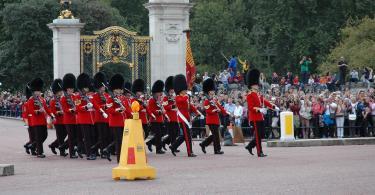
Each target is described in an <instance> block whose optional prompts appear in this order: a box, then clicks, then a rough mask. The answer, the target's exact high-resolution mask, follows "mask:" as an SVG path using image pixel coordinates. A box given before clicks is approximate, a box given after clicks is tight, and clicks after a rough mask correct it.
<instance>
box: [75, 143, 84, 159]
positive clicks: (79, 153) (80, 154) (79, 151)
mask: <svg viewBox="0 0 375 195" xmlns="http://www.w3.org/2000/svg"><path fill="white" fill-rule="evenodd" d="M76 152H77V154H78V156H79V157H80V158H83V156H82V153H81V150H80V149H78V147H77V146H75V147H74V153H76Z"/></svg>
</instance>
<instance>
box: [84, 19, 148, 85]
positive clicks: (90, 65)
mask: <svg viewBox="0 0 375 195" xmlns="http://www.w3.org/2000/svg"><path fill="white" fill-rule="evenodd" d="M111 63H112V64H113V63H114V64H117V63H122V64H126V65H127V66H128V68H127V70H124V72H122V74H123V75H124V77H125V80H129V81H133V80H134V79H138V78H141V79H143V80H144V81H145V82H146V83H147V86H150V82H151V67H150V37H146V36H137V33H136V32H131V31H129V30H126V29H124V28H122V27H119V26H112V27H108V28H106V29H104V30H100V31H94V35H90V36H87V35H86V36H81V72H85V73H88V74H89V75H94V74H95V73H96V72H98V71H99V70H100V68H101V67H103V66H106V65H107V64H108V65H109V64H111Z"/></svg>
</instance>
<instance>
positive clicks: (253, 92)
mask: <svg viewBox="0 0 375 195" xmlns="http://www.w3.org/2000/svg"><path fill="white" fill-rule="evenodd" d="M259 76H260V72H259V70H257V69H253V70H251V71H250V72H248V73H247V82H248V87H249V89H250V92H249V94H248V95H247V98H246V99H247V105H248V110H249V114H248V118H249V122H250V123H251V125H252V126H253V127H254V137H253V139H252V140H251V141H250V142H249V144H248V145H247V146H246V147H245V148H246V149H247V150H248V151H249V153H250V154H251V155H254V154H253V148H254V147H256V148H257V155H258V157H266V156H267V155H266V154H264V153H263V150H262V137H264V132H265V131H264V128H265V127H264V117H263V113H264V112H265V111H266V108H265V107H268V108H269V109H273V108H275V106H274V105H273V104H271V103H270V102H268V101H267V100H265V99H264V98H263V96H262V95H261V94H260V92H259Z"/></svg>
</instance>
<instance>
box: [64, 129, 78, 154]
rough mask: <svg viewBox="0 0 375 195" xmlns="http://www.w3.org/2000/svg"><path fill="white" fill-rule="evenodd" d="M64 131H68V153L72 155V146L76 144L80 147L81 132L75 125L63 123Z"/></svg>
mask: <svg viewBox="0 0 375 195" xmlns="http://www.w3.org/2000/svg"><path fill="white" fill-rule="evenodd" d="M65 129H66V132H67V133H68V145H69V154H70V155H74V153H75V152H74V147H75V146H77V147H78V148H79V149H82V148H81V147H82V133H81V130H80V129H79V128H78V126H77V125H73V124H69V125H65Z"/></svg>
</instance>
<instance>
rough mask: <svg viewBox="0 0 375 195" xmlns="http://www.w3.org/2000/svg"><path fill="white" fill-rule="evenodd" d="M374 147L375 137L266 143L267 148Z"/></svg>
mask: <svg viewBox="0 0 375 195" xmlns="http://www.w3.org/2000/svg"><path fill="white" fill-rule="evenodd" d="M348 145H375V137H361V138H343V139H339V138H329V139H304V140H302V139H301V140H295V141H289V142H288V141H268V142H267V147H311V146H348Z"/></svg>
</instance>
